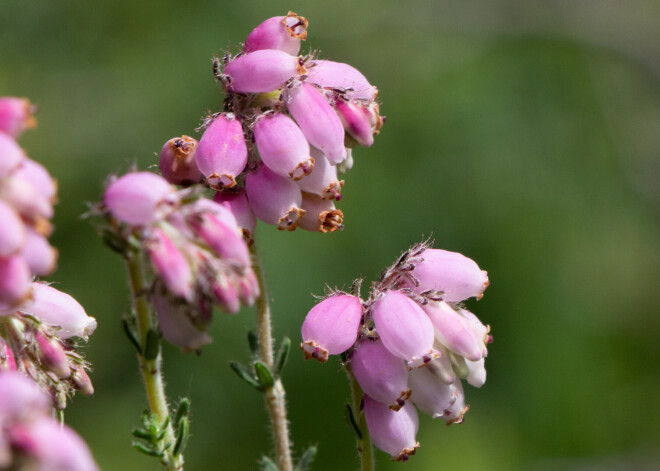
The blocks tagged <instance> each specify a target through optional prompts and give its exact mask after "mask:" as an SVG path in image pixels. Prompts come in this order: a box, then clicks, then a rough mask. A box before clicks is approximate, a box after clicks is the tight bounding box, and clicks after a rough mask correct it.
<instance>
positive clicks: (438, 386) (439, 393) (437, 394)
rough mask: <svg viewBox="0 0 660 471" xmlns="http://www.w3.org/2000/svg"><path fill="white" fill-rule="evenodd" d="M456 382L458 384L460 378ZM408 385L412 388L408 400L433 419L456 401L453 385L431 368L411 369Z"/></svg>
mask: <svg viewBox="0 0 660 471" xmlns="http://www.w3.org/2000/svg"><path fill="white" fill-rule="evenodd" d="M435 361H437V360H434V361H433V362H432V363H431V364H433V363H435ZM458 382H459V384H460V380H458ZM408 386H410V388H411V389H412V394H411V396H410V400H411V401H412V402H413V403H414V404H415V405H416V406H417V407H418V408H419V410H421V411H422V412H424V413H425V414H426V415H430V416H431V417H433V418H434V419H435V418H437V417H443V416H444V414H445V410H447V409H448V408H449V407H450V406H451V405H452V404H453V403H454V402H456V395H455V389H456V388H455V386H454V385H453V384H447V383H445V382H444V381H443V380H442V378H441V377H440V376H438V375H437V374H436V373H435V372H434V371H433V369H432V368H417V369H415V370H412V371H411V372H410V374H409V375H408Z"/></svg>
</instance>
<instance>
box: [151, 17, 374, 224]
mask: <svg viewBox="0 0 660 471" xmlns="http://www.w3.org/2000/svg"><path fill="white" fill-rule="evenodd" d="M307 25H308V22H307V20H306V19H305V18H303V17H301V16H297V15H296V14H295V13H292V12H289V14H288V15H287V16H278V17H273V18H269V19H268V20H266V21H264V22H263V23H261V24H260V25H259V26H257V27H256V28H255V29H254V30H253V31H252V32H251V33H250V34H249V35H248V37H247V39H246V40H245V44H244V48H243V51H242V52H240V53H239V54H237V55H236V56H234V57H232V56H230V55H226V56H225V57H224V59H223V60H219V59H217V60H216V61H215V63H214V66H215V67H214V69H215V74H216V77H217V79H218V80H219V81H220V82H221V83H222V86H223V88H224V90H225V93H226V95H227V98H226V100H225V105H224V109H223V111H222V112H219V113H216V114H213V115H211V116H209V117H208V118H207V119H206V120H205V123H204V126H203V127H204V129H205V130H204V133H203V135H202V137H201V139H200V141H199V142H197V141H196V140H194V139H192V138H190V137H188V136H182V137H179V138H174V139H171V140H170V141H168V142H167V143H166V144H165V146H164V147H163V150H162V152H161V157H160V162H159V163H160V168H161V172H162V174H163V176H164V177H165V178H166V179H167V180H168V181H169V182H171V183H174V184H190V183H197V182H201V181H205V182H206V184H208V185H209V186H210V187H211V188H213V189H214V190H216V191H218V196H217V199H218V200H220V201H229V202H230V204H231V207H232V209H233V207H234V206H238V207H239V208H240V212H239V214H241V216H237V218H238V219H239V224H244V225H242V226H241V227H242V228H243V229H244V231H245V232H246V234H247V235H248V237H250V236H251V234H252V233H253V232H254V227H255V223H256V218H258V219H260V220H262V221H264V222H266V223H267V224H272V225H276V226H277V227H278V228H279V229H283V230H289V231H292V230H294V229H295V228H296V227H301V228H303V229H306V230H310V231H317V232H322V233H326V232H334V231H335V230H337V229H341V228H343V225H342V223H343V214H342V212H341V210H339V209H336V207H335V205H334V202H333V201H338V200H339V199H341V188H342V186H343V184H344V182H343V180H339V178H338V173H337V172H338V168H341V169H342V170H346V169H349V168H350V167H351V166H352V162H353V161H352V155H351V149H352V148H353V147H355V146H357V145H360V146H370V145H371V144H372V143H373V138H374V135H375V134H378V132H379V129H380V127H381V125H382V123H383V119H382V118H381V117H380V115H379V107H378V104H377V103H376V101H375V99H376V95H377V90H376V87H374V86H372V85H371V84H369V82H368V81H367V79H366V78H365V77H364V75H362V74H361V73H360V72H359V71H358V70H357V69H355V68H353V67H352V66H350V65H348V64H344V63H339V62H333V61H328V60H318V59H315V58H314V57H312V56H298V54H299V51H300V42H301V40H303V39H305V38H306V37H307ZM255 215H256V218H255ZM243 221H244V222H243Z"/></svg>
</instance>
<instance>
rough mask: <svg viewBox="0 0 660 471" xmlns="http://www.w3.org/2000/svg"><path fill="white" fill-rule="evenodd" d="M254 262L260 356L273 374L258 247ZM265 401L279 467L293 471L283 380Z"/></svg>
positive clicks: (271, 342) (271, 351)
mask: <svg viewBox="0 0 660 471" xmlns="http://www.w3.org/2000/svg"><path fill="white" fill-rule="evenodd" d="M250 252H251V253H252V258H253V266H254V272H255V274H256V276H257V280H258V281H259V290H260V295H259V299H257V330H258V333H257V337H258V339H259V355H260V356H261V361H263V362H264V363H265V364H266V366H267V367H268V369H269V370H270V371H274V355H273V336H272V332H271V320H270V304H269V302H268V290H267V287H266V278H265V277H264V271H263V267H262V265H261V258H260V257H259V254H258V252H257V248H256V243H255V244H253V245H252V247H251V248H250ZM264 400H265V402H266V408H267V409H268V415H269V416H270V423H271V427H272V433H273V440H274V441H275V453H276V454H277V466H278V468H279V470H280V471H292V470H293V461H292V459H291V443H290V439H289V423H288V421H287V418H286V393H285V391H284V386H283V385H282V381H281V380H280V378H279V377H276V378H275V382H274V384H273V386H272V387H270V388H267V389H266V390H265V391H264Z"/></svg>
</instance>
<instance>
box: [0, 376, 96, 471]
mask: <svg viewBox="0 0 660 471" xmlns="http://www.w3.org/2000/svg"><path fill="white" fill-rule="evenodd" d="M0 398H2V400H1V401H0V469H34V470H44V471H45V470H48V471H97V470H98V469H99V468H98V466H97V465H96V463H95V462H94V459H93V458H92V455H91V453H90V451H89V448H87V445H86V444H85V442H84V441H83V440H82V439H81V438H80V437H79V436H78V435H77V434H76V433H75V432H74V431H73V430H71V429H70V428H69V427H67V426H66V425H62V424H60V423H59V421H57V419H55V418H54V417H53V415H52V402H51V400H50V398H49V397H48V395H47V394H46V393H44V392H43V391H42V390H40V389H39V387H37V386H36V385H35V384H34V383H33V382H32V381H30V380H29V379H27V378H25V377H24V376H23V375H20V374H18V373H15V372H10V371H0Z"/></svg>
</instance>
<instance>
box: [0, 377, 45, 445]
mask: <svg viewBox="0 0 660 471" xmlns="http://www.w3.org/2000/svg"><path fill="white" fill-rule="evenodd" d="M0 397H1V398H2V401H0V423H6V421H9V420H12V421H13V420H16V421H28V420H31V419H32V418H34V417H38V416H39V415H47V414H49V413H50V412H51V411H52V401H51V399H50V397H48V394H46V393H45V392H44V391H42V390H41V389H39V386H37V385H36V383H35V382H34V381H32V380H31V379H28V378H27V377H26V376H24V375H23V374H22V373H17V372H13V371H3V372H2V373H1V374H0ZM0 438H1V437H0Z"/></svg>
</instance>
